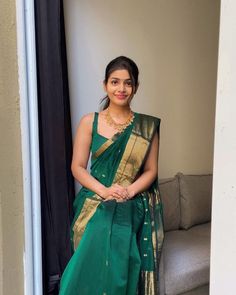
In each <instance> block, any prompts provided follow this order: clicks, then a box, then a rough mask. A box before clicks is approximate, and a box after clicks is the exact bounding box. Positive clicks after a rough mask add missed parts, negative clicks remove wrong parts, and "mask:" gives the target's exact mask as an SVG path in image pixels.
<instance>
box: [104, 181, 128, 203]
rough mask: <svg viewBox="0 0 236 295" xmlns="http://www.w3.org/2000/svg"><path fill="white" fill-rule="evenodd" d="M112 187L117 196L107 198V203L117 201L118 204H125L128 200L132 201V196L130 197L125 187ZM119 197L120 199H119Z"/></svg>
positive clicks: (115, 185)
mask: <svg viewBox="0 0 236 295" xmlns="http://www.w3.org/2000/svg"><path fill="white" fill-rule="evenodd" d="M112 187H113V188H115V192H116V194H114V195H111V196H110V197H108V198H106V200H107V201H108V200H114V199H115V200H116V201H117V202H125V201H127V200H128V199H130V197H131V196H130V194H129V192H128V190H127V188H126V187H123V186H121V185H119V184H118V183H115V184H113V185H112ZM118 195H119V196H120V197H117V196H118ZM106 200H105V202H106Z"/></svg>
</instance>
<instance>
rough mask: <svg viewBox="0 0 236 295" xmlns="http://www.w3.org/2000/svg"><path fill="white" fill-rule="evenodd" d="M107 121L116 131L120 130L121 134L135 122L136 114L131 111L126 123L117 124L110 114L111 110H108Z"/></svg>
mask: <svg viewBox="0 0 236 295" xmlns="http://www.w3.org/2000/svg"><path fill="white" fill-rule="evenodd" d="M105 119H106V121H107V123H108V125H109V126H111V127H114V128H115V129H116V130H118V131H119V132H122V131H123V130H124V129H125V128H126V127H128V126H129V125H130V124H131V123H132V122H133V120H134V113H133V111H131V110H130V114H129V117H128V119H127V120H126V121H125V123H116V122H115V121H114V120H113V118H112V116H111V114H110V112H109V108H107V112H106V113H105Z"/></svg>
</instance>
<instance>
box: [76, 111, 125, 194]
mask: <svg viewBox="0 0 236 295" xmlns="http://www.w3.org/2000/svg"><path fill="white" fill-rule="evenodd" d="M93 118H94V114H93V113H90V114H87V115H85V116H83V117H82V119H81V120H80V123H79V125H78V127H77V131H76V136H75V142H74V146H73V156H72V163H71V171H72V174H73V176H74V178H75V179H76V180H78V181H79V183H80V184H81V185H82V186H84V187H86V188H88V189H89V190H91V191H93V192H94V193H96V194H97V195H99V196H101V197H102V198H104V199H114V198H116V199H120V198H121V197H123V195H124V193H123V192H122V191H119V189H118V188H117V186H111V187H109V188H108V187H106V186H104V185H103V184H102V183H100V182H99V181H98V180H97V179H96V178H94V177H93V176H92V175H91V174H90V173H89V172H88V171H87V165H88V160H89V155H90V145H91V141H92V124H93V123H92V122H93Z"/></svg>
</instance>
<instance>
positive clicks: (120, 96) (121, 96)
mask: <svg viewBox="0 0 236 295" xmlns="http://www.w3.org/2000/svg"><path fill="white" fill-rule="evenodd" d="M116 97H117V98H119V99H125V98H126V95H116Z"/></svg>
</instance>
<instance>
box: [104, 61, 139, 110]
mask: <svg viewBox="0 0 236 295" xmlns="http://www.w3.org/2000/svg"><path fill="white" fill-rule="evenodd" d="M123 69H125V70H127V71H128V73H129V75H130V79H131V82H132V93H131V96H133V95H134V94H135V93H136V90H137V87H138V84H139V81H138V75H139V70H138V67H137V65H136V63H135V62H134V61H133V60H132V59H130V58H128V57H126V56H118V57H117V58H115V59H113V60H112V61H110V62H109V64H108V65H107V67H106V71H105V78H104V83H105V84H107V81H108V79H109V77H110V75H111V73H112V72H114V71H116V70H123ZM103 102H104V106H103V110H105V109H106V108H107V107H108V106H109V103H110V100H109V97H108V96H107V95H106V96H105V97H103V98H102V100H101V102H100V103H103Z"/></svg>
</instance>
